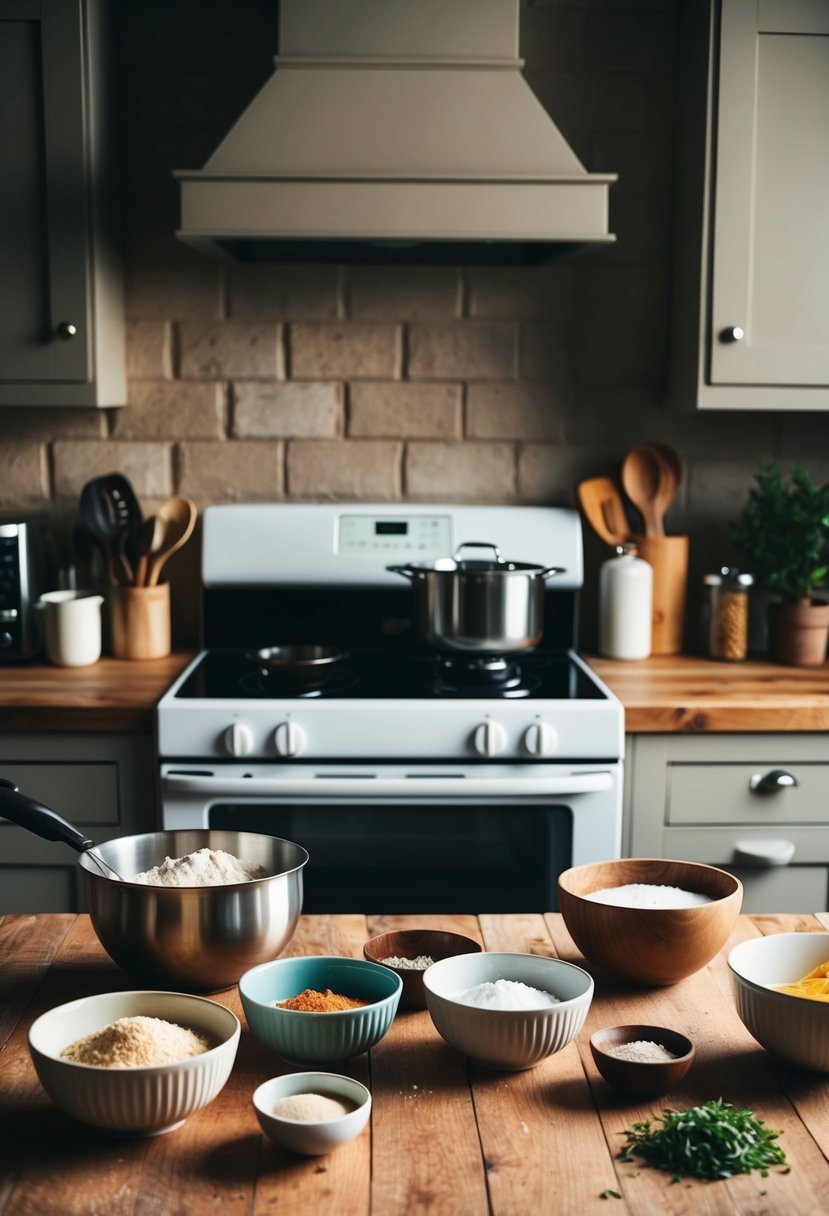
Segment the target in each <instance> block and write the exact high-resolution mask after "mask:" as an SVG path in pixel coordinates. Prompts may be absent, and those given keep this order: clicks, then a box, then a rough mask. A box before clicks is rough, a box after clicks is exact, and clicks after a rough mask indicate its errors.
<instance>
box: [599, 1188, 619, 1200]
mask: <svg viewBox="0 0 829 1216" xmlns="http://www.w3.org/2000/svg"><path fill="white" fill-rule="evenodd" d="M599 1198H600V1199H621V1198H622V1192H621V1191H614V1190H613V1187H610V1186H608V1187H605V1189H604V1190H603V1191H602V1193H601V1194H600V1195H599Z"/></svg>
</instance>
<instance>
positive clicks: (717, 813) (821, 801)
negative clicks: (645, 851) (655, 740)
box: [665, 760, 827, 827]
mask: <svg viewBox="0 0 829 1216" xmlns="http://www.w3.org/2000/svg"><path fill="white" fill-rule="evenodd" d="M774 769H784V770H785V771H786V772H787V773H790V774H791V775H792V777H794V778H795V780H796V781H797V785H796V786H784V787H781V788H779V789H776V790H775V791H774V792H773V793H758V792H755V791H754V790H752V788H751V781H752V778H756V777H762V776H763V775H765V774H767V773H769V772H771V771H773V770H774ZM826 775H827V768H826V765H825V764H804V763H802V762H798V763H797V764H788V763H787V762H786V761H785V760H780V761H777V760H764V761H763V762H762V763H758V764H710V763H709V764H670V765H669V766H668V773H667V785H666V789H665V822H666V823H668V824H675V825H677V826H679V825H682V824H689V825H690V824H700V825H701V824H724V823H733V824H750V825H752V826H753V827H758V826H759V827H762V826H765V825H766V824H768V825H769V826H773V825H780V826H784V825H786V824H789V823H825V822H826V819H827V810H826Z"/></svg>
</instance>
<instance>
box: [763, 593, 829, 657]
mask: <svg viewBox="0 0 829 1216" xmlns="http://www.w3.org/2000/svg"><path fill="white" fill-rule="evenodd" d="M769 636H770V639H771V657H772V658H773V659H774V660H775V662H777V663H786V664H787V665H788V666H790V667H817V666H818V665H819V664H820V663H822V662H823V661H824V660H825V658H826V643H827V639H828V638H829V603H825V602H824V601H823V600H810V599H803V600H798V601H797V602H796V603H794V604H772V605H770V607H769Z"/></svg>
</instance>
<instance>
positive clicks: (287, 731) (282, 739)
mask: <svg viewBox="0 0 829 1216" xmlns="http://www.w3.org/2000/svg"><path fill="white" fill-rule="evenodd" d="M273 741H274V743H275V745H276V750H277V752H278V753H279V755H280V756H286V757H287V758H288V759H290V758H291V757H292V756H298V755H299V754H300V752H304V751H305V744H306V743H307V742H308V737H307V735H306V734H305V731H304V730H303V729H302V727H301V726H298V725H297V723H296V722H291V720H290V719H288V721H287V722H280V723H279V726H277V728H276V730H275V731H274V732H273Z"/></svg>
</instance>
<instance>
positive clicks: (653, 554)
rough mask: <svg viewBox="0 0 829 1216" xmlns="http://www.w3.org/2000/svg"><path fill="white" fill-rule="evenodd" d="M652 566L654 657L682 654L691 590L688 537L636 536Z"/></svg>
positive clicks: (646, 559) (637, 542)
mask: <svg viewBox="0 0 829 1216" xmlns="http://www.w3.org/2000/svg"><path fill="white" fill-rule="evenodd" d="M633 539H634V541H635V542H636V545H637V546H638V549H639V556H640V557H641V558H643V559H644V561H646V562H648V564H649V565H650V566H652V567H653V617H652V620H653V625H652V636H651V654H680V653H681V651H682V631H683V627H684V625H685V597H686V593H687V590H688V537H687V536H634V538H633Z"/></svg>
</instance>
